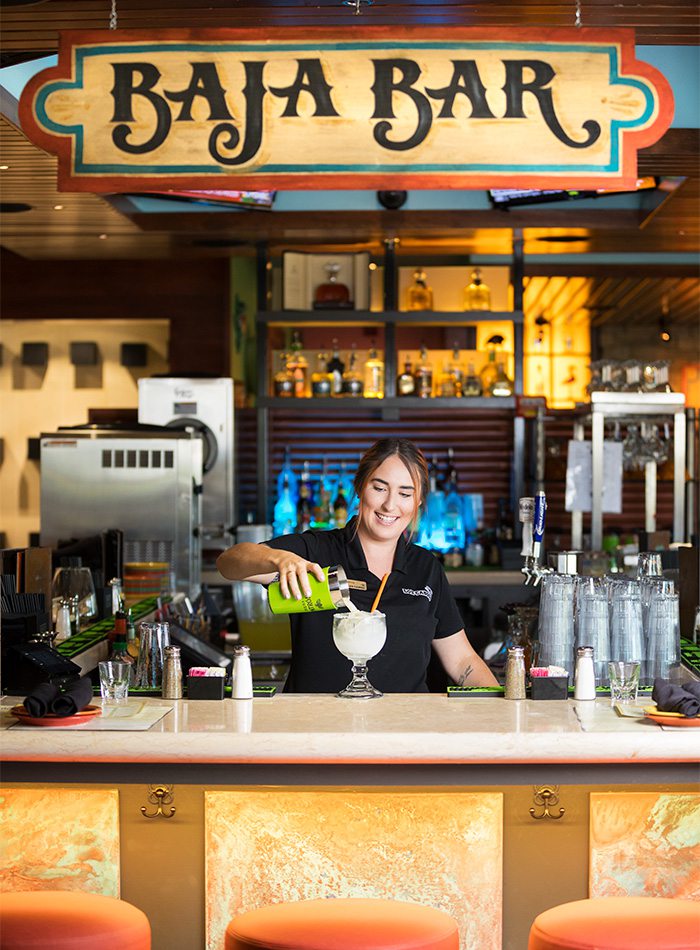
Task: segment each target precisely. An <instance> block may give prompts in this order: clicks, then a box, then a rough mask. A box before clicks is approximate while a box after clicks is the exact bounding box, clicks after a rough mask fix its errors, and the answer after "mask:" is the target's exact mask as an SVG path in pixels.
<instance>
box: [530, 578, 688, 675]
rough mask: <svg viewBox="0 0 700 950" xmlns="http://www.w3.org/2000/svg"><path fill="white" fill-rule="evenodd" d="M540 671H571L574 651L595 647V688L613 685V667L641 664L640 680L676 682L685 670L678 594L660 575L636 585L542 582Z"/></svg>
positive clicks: (623, 581)
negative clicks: (681, 667)
mask: <svg viewBox="0 0 700 950" xmlns="http://www.w3.org/2000/svg"><path fill="white" fill-rule="evenodd" d="M538 639H539V644H538V654H537V664H538V665H539V666H546V665H555V666H562V667H564V669H567V670H569V671H572V670H573V668H574V659H575V648H576V647H580V646H592V647H593V658H594V663H595V674H596V683H597V684H598V685H599V686H603V685H608V683H609V678H608V662H609V661H611V660H612V661H624V662H638V663H639V664H640V668H641V680H642V682H643V683H646V684H650V683H652V682H653V681H654V679H655V678H656V677H663V678H664V679H672V678H673V677H674V672H675V671H676V669H677V668H678V667H679V665H680V622H679V612H678V594H676V593H675V592H674V587H673V582H672V581H668V580H665V579H664V578H663V576H661V574H660V573H659V574H658V575H655V574H651V575H650V574H644V573H642V575H641V577H640V579H638V580H634V579H631V578H628V577H626V576H625V575H620V574H613V575H610V576H608V577H605V578H593V577H578V576H573V575H567V574H550V575H547V576H546V577H545V578H544V579H543V582H542V594H541V599H540V617H539V625H538Z"/></svg>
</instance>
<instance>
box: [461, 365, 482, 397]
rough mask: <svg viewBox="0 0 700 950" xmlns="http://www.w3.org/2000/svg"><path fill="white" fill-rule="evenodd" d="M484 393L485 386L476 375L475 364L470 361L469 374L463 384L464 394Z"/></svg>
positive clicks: (477, 394) (476, 394)
mask: <svg viewBox="0 0 700 950" xmlns="http://www.w3.org/2000/svg"><path fill="white" fill-rule="evenodd" d="M483 394H484V387H483V386H482V384H481V380H480V379H479V377H478V376H477V375H476V370H475V369H474V364H473V363H468V364H467V374H466V376H465V377H464V383H463V384H462V395H463V396H483Z"/></svg>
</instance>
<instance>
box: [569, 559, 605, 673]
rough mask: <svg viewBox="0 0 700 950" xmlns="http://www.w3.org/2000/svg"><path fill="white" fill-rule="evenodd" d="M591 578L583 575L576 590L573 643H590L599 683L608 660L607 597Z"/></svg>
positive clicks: (582, 644) (585, 644) (580, 644)
mask: <svg viewBox="0 0 700 950" xmlns="http://www.w3.org/2000/svg"><path fill="white" fill-rule="evenodd" d="M591 581H593V578H585V582H586V583H585V586H583V588H582V589H581V590H579V593H578V611H577V615H576V645H577V646H579V647H581V646H591V647H593V665H594V670H595V678H596V683H598V684H599V685H601V686H602V685H607V682H608V661H609V660H610V620H609V608H608V598H607V595H606V592H605V590H604V588H603V586H602V584H600V583H598V584H595V585H592V584H591Z"/></svg>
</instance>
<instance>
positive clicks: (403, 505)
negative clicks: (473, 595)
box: [217, 439, 498, 693]
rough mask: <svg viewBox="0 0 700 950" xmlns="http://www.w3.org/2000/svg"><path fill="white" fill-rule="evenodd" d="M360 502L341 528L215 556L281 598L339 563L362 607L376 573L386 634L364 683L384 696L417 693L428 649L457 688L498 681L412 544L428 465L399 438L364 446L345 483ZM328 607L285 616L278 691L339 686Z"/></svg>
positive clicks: (429, 558) (432, 565) (343, 678)
mask: <svg viewBox="0 0 700 950" xmlns="http://www.w3.org/2000/svg"><path fill="white" fill-rule="evenodd" d="M354 489H355V493H356V495H357V498H358V503H359V508H358V513H357V516H356V517H355V518H353V519H352V520H351V521H350V522H349V523H348V524H347V526H346V527H344V528H339V529H334V530H313V529H312V530H309V531H305V532H303V534H293V535H284V536H283V537H279V538H273V539H272V540H271V541H267V542H266V543H265V544H253V543H250V542H243V543H241V544H236V545H234V546H233V547H232V548H229V549H228V550H227V551H224V553H223V554H221V555H220V556H219V558H218V560H217V567H218V569H219V571H220V572H221V574H222V575H223V576H224V577H226V578H228V579H229V580H239V581H240V580H246V581H255V582H256V583H259V584H270V583H272V581H275V580H277V579H278V578H279V583H280V590H281V593H282V595H283V596H284V597H294V598H296V599H301V597H302V595H303V596H306V597H308V596H310V595H311V590H310V588H309V580H308V575H309V573H311V574H313V575H314V576H315V577H316V578H318V580H319V581H323V580H324V575H323V570H322V566H329V565H336V564H338V565H340V566H342V567H343V568H344V570H345V572H346V574H347V576H348V577H349V578H352V579H353V580H356V581H364V582H365V583H366V585H367V586H366V590H352V592H351V594H352V601H353V603H354V604H355V606H356V607H358V608H359V609H360V610H367V611H368V610H370V609H371V606H372V603H373V601H374V598H375V595H376V594H377V591H378V590H379V585H380V583H381V580H382V578H383V577H384V575H385V574H388V575H389V577H388V580H387V583H386V586H385V588H384V591H383V593H382V596H381V602H380V605H379V609H380V610H381V611H382V613H384V614H385V616H386V628H387V638H386V643H385V645H384V647H383V648H382V650H381V651H380V652H379V653H378V654H377V656H375V657H374V658H373V659H372V661H371V663H372V674H371V675H372V683H373V685H374V686H376V687H377V688H378V689H379V690H381V691H382V692H386V693H424V692H427V691H428V687H427V683H426V674H427V670H428V664H429V662H430V657H431V650H434V651H435V653H436V654H437V656H438V658H439V660H440V662H441V663H442V666H443V667H444V668H445V671H446V672H447V674H448V676H449V677H450V678H451V679H452V680H453V681H454V682H455V683H456V684H457V685H459V686H498V681H497V680H496V678H495V677H494V675H493V674H492V673H491V671H490V670H489V668H488V667H487V666H486V664H485V663H484V661H483V660H482V659H481V657H479V656H478V655H477V653H476V652H475V651H474V648H473V647H472V645H471V644H470V642H469V640H468V639H467V635H466V633H465V631H464V626H463V621H462V617H461V615H460V613H459V610H458V608H457V604H456V603H455V600H454V597H453V596H452V593H451V592H450V588H449V584H448V581H447V577H446V575H445V572H444V570H443V568H442V565H441V564H440V562H439V561H438V560H437V558H436V557H435V556H434V555H433V554H432V553H431V552H430V551H427V550H426V549H425V548H421V547H419V546H418V545H417V544H414V543H413V541H412V540H411V539H412V537H413V535H414V534H415V531H416V527H417V523H418V513H419V510H420V506H421V504H422V501H423V499H424V498H425V497H426V495H427V492H428V466H427V463H426V460H425V457H424V456H423V454H422V453H421V451H420V450H419V449H418V448H417V447H416V446H415V445H414V444H413V443H412V442H410V441H409V440H408V439H380V440H379V441H378V442H375V444H374V445H373V446H372V447H371V448H370V449H368V450H367V452H365V454H364V455H363V457H362V459H361V460H360V463H359V466H358V468H357V472H356V474H355V479H354ZM332 618H333V614H332V612H331V611H318V612H312V613H293V614H290V620H291V630H292V660H291V665H290V671H289V677H288V679H287V684H286V687H285V689H286V690H287V691H288V692H296V693H335V692H338V691H339V690H340V689H342V688H343V687H345V686H346V685H347V680H348V661H347V659H346V657H344V656H343V655H342V654H341V653H340V652H339V651H338V650H337V649H336V647H335V644H334V642H333V636H332V626H333V622H332Z"/></svg>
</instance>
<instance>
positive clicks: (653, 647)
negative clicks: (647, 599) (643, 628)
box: [645, 592, 681, 682]
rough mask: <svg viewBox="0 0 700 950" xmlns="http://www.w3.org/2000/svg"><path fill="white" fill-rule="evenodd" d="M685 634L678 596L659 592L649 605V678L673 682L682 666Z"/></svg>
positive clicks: (647, 673) (647, 666)
mask: <svg viewBox="0 0 700 950" xmlns="http://www.w3.org/2000/svg"><path fill="white" fill-rule="evenodd" d="M680 661H681V633H680V616H679V612H678V594H668V593H663V592H655V593H654V594H653V595H652V598H651V603H650V605H649V638H648V642H647V656H646V671H645V672H646V678H647V680H648V681H649V682H653V681H654V679H655V678H656V677H657V676H660V677H662V678H663V679H669V676H670V673H671V671H672V670H673V669H674V668H676V667H678V666H679V665H680Z"/></svg>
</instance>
